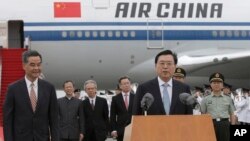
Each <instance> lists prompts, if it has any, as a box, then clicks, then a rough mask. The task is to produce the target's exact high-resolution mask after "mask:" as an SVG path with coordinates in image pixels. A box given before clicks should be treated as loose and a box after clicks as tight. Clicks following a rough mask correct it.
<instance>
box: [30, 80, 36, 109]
mask: <svg viewBox="0 0 250 141" xmlns="http://www.w3.org/2000/svg"><path fill="white" fill-rule="evenodd" d="M34 86H35V85H34V83H31V85H30V87H31V89H30V102H31V106H32V110H33V112H35V111H36V104H37V98H36V92H35V89H34Z"/></svg>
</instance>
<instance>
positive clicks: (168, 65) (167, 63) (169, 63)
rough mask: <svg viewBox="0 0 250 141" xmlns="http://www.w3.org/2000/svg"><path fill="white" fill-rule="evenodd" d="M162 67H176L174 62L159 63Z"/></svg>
mask: <svg viewBox="0 0 250 141" xmlns="http://www.w3.org/2000/svg"><path fill="white" fill-rule="evenodd" d="M158 64H159V65H160V66H161V67H164V66H167V67H171V66H173V65H174V62H159V63H158Z"/></svg>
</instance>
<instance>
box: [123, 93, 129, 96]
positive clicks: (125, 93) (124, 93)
mask: <svg viewBox="0 0 250 141" xmlns="http://www.w3.org/2000/svg"><path fill="white" fill-rule="evenodd" d="M125 94H128V96H129V94H130V92H128V93H124V92H122V96H125Z"/></svg>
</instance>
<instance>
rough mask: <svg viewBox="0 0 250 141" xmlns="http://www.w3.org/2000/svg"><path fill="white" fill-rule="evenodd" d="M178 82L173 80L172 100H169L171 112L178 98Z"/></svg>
mask: <svg viewBox="0 0 250 141" xmlns="http://www.w3.org/2000/svg"><path fill="white" fill-rule="evenodd" d="M178 87H179V86H178V83H175V81H174V80H173V88H172V89H173V90H172V100H171V106H170V113H172V112H173V110H174V107H175V105H176V103H177V100H178V97H179V95H178Z"/></svg>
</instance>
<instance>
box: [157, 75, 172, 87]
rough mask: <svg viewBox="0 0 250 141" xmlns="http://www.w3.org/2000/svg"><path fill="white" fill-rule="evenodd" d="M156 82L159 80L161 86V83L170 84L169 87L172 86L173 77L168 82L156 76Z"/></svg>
mask: <svg viewBox="0 0 250 141" xmlns="http://www.w3.org/2000/svg"><path fill="white" fill-rule="evenodd" d="M158 82H159V85H160V87H161V86H162V85H163V84H165V83H167V84H168V86H170V87H172V85H173V79H172V78H171V79H170V80H169V81H168V82H164V81H163V80H161V78H160V77H158Z"/></svg>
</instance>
